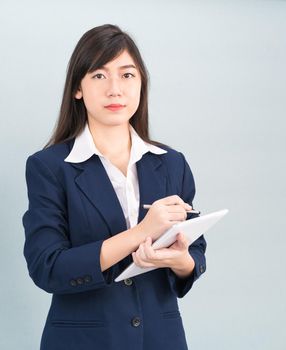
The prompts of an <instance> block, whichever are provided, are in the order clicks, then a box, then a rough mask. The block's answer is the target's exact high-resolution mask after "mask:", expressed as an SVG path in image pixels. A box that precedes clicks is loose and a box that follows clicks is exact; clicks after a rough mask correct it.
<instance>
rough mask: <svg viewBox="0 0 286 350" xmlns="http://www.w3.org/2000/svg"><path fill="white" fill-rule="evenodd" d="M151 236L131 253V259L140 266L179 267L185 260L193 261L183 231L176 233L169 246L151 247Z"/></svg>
mask: <svg viewBox="0 0 286 350" xmlns="http://www.w3.org/2000/svg"><path fill="white" fill-rule="evenodd" d="M151 244H152V239H151V237H147V238H146V240H145V242H143V243H141V244H140V246H139V248H138V249H137V250H136V252H133V253H132V257H133V261H134V263H135V264H136V265H137V266H140V267H156V268H159V267H170V268H174V269H176V268H178V269H181V268H182V267H183V266H184V264H185V263H186V262H188V263H190V260H192V262H193V265H195V262H194V260H193V258H192V257H191V255H190V254H189V251H188V247H189V242H188V240H187V238H186V236H185V235H184V233H183V232H179V233H178V234H177V240H176V241H175V242H174V243H173V244H172V245H171V246H170V247H169V248H161V249H153V248H152V246H151Z"/></svg>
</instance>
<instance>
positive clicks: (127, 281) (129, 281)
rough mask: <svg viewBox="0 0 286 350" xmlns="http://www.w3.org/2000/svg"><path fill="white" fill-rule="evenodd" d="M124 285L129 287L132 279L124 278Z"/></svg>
mask: <svg viewBox="0 0 286 350" xmlns="http://www.w3.org/2000/svg"><path fill="white" fill-rule="evenodd" d="M124 283H125V284H126V286H131V284H132V283H133V281H132V279H131V278H126V279H125V280H124Z"/></svg>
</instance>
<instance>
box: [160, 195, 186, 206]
mask: <svg viewBox="0 0 286 350" xmlns="http://www.w3.org/2000/svg"><path fill="white" fill-rule="evenodd" d="M184 203H185V202H184V201H183V200H182V198H181V197H179V196H178V195H176V194H175V195H172V196H168V197H165V198H163V204H165V205H174V204H182V205H183V204H184Z"/></svg>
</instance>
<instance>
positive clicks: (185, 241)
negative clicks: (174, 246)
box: [178, 232, 189, 248]
mask: <svg viewBox="0 0 286 350" xmlns="http://www.w3.org/2000/svg"><path fill="white" fill-rule="evenodd" d="M178 241H179V244H180V246H181V247H182V248H188V246H189V240H188V239H187V237H186V235H185V234H184V233H183V232H179V234H178Z"/></svg>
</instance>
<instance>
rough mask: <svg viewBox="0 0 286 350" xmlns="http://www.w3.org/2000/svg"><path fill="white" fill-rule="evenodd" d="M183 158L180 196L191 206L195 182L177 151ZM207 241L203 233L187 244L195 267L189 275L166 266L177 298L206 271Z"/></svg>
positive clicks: (194, 215)
mask: <svg viewBox="0 0 286 350" xmlns="http://www.w3.org/2000/svg"><path fill="white" fill-rule="evenodd" d="M179 154H180V155H181V156H182V158H183V163H184V175H183V181H182V191H181V195H180V197H181V198H182V199H183V200H184V201H185V202H186V203H189V204H190V205H191V206H193V199H194V196H195V192H196V189H195V182H194V178H193V174H192V171H191V169H190V166H189V164H188V162H187V161H186V159H185V157H184V155H183V154H182V153H181V152H179ZM197 216H199V215H198V214H188V216H187V220H188V219H191V218H194V217H197ZM206 247H207V243H206V240H205V238H204V236H203V235H201V236H200V237H199V238H198V239H197V240H196V241H194V242H193V243H192V244H191V245H190V246H189V253H190V255H191V256H192V258H193V259H194V261H195V267H194V270H193V272H192V273H191V275H190V276H188V277H186V278H180V277H178V276H177V275H176V274H175V273H174V272H173V270H172V269H171V268H167V274H168V278H169V281H170V285H171V288H172V290H173V292H174V293H175V294H176V295H177V297H178V298H183V297H184V296H185V295H186V294H187V293H188V291H189V290H190V289H191V288H192V286H193V284H194V282H195V281H196V280H197V279H198V278H199V277H200V276H201V275H202V274H203V273H204V272H205V271H206V258H205V251H206Z"/></svg>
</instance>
